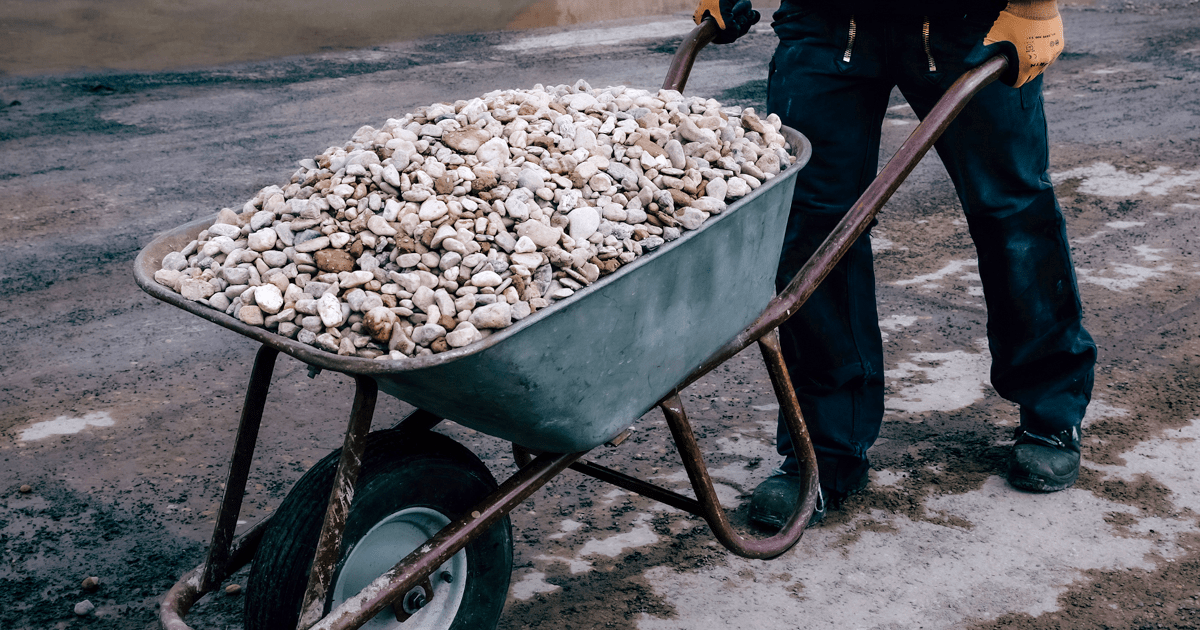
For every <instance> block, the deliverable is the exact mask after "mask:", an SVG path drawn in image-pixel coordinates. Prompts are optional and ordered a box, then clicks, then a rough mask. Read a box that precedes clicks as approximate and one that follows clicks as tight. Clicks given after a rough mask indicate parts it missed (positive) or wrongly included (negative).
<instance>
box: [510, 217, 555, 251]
mask: <svg viewBox="0 0 1200 630" xmlns="http://www.w3.org/2000/svg"><path fill="white" fill-rule="evenodd" d="M517 235H518V236H528V237H529V240H531V241H533V242H534V243H535V244H536V245H537V246H538V247H550V246H551V245H555V244H557V243H558V241H559V239H561V238H562V230H561V229H559V228H554V227H550V226H548V225H545V224H543V223H542V222H541V221H526V222H524V223H522V224H520V225H518V226H517Z"/></svg>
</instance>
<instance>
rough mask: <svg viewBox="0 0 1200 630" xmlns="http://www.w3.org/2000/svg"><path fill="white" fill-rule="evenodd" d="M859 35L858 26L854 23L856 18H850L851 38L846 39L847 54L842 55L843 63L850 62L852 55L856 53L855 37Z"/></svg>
mask: <svg viewBox="0 0 1200 630" xmlns="http://www.w3.org/2000/svg"><path fill="white" fill-rule="evenodd" d="M857 34H858V25H857V24H855V23H854V16H853V15H851V16H850V31H849V37H847V38H846V52H845V53H844V54H842V61H845V62H846V63H849V62H850V53H852V52H854V36H855V35H857Z"/></svg>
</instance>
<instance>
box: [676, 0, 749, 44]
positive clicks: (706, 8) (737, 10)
mask: <svg viewBox="0 0 1200 630" xmlns="http://www.w3.org/2000/svg"><path fill="white" fill-rule="evenodd" d="M706 14H707V15H711V16H713V19H715V20H716V21H717V26H720V27H721V32H720V34H718V35H717V38H716V39H715V40H713V42H714V43H717V44H729V43H732V42H733V41H734V40H736V39H737V38H739V37H741V36H742V35H745V34H746V33H748V32H750V27H751V26H754V25H755V24H757V23H758V20H759V18H760V17H762V16H760V15H759V14H758V11H755V10H754V8H753V5H752V4H750V0H700V6H698V7H696V13H695V15H693V16H692V19H693V20H694V21H695V22H696V24H699V23H700V21H701V20H703V19H704V16H705V15H706Z"/></svg>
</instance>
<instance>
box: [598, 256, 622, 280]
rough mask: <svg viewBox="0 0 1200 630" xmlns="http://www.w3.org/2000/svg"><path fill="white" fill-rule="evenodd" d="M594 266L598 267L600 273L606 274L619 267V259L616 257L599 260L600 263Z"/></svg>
mask: <svg viewBox="0 0 1200 630" xmlns="http://www.w3.org/2000/svg"><path fill="white" fill-rule="evenodd" d="M596 266H597V267H599V268H600V275H602V276H607V275H608V274H610V273H612V272H614V271H616V270H617V269H619V268H620V267H621V261H619V260H617V259H616V258H609V259H608V260H601V261H600V264H598V265H596Z"/></svg>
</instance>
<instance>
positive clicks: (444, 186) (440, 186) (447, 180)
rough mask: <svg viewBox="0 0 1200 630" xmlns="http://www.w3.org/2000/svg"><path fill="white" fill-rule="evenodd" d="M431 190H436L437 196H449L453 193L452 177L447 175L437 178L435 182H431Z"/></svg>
mask: <svg viewBox="0 0 1200 630" xmlns="http://www.w3.org/2000/svg"><path fill="white" fill-rule="evenodd" d="M433 188H434V190H437V193H438V194H439V195H449V194H450V193H452V192H454V177H452V176H451V175H450V174H449V173H446V174H445V175H442V176H441V177H439V178H437V181H435V182H433Z"/></svg>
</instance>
